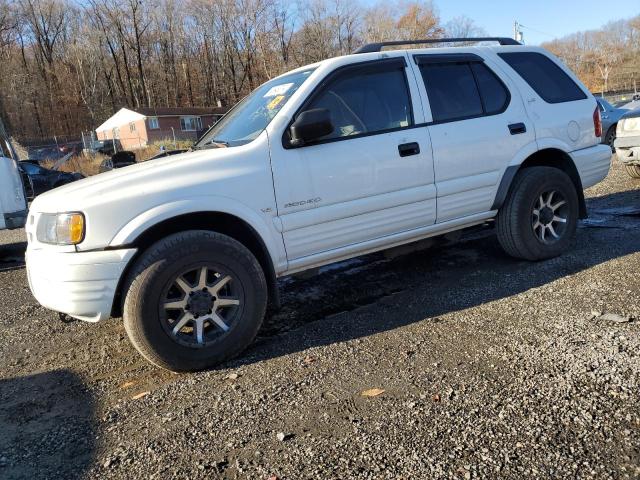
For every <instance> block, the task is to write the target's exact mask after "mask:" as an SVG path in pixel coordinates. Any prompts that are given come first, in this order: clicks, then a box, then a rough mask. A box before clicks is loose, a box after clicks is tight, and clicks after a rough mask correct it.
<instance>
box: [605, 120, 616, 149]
mask: <svg viewBox="0 0 640 480" xmlns="http://www.w3.org/2000/svg"><path fill="white" fill-rule="evenodd" d="M616 127H617V124H613V125H611V126H610V127H609V130H607V134H606V135H605V137H604V143H606V144H607V145H609V146H610V147H611V151H612V152H615V151H616V147H615V146H614V145H613V143H614V142H615V140H616Z"/></svg>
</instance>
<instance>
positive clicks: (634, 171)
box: [624, 165, 640, 178]
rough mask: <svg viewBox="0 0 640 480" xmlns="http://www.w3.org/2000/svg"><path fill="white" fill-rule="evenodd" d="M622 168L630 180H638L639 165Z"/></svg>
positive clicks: (639, 175)
mask: <svg viewBox="0 0 640 480" xmlns="http://www.w3.org/2000/svg"><path fill="white" fill-rule="evenodd" d="M624 168H625V170H626V171H627V175H629V176H630V177H631V178H640V165H625V166H624Z"/></svg>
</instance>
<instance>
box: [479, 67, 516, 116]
mask: <svg viewBox="0 0 640 480" xmlns="http://www.w3.org/2000/svg"><path fill="white" fill-rule="evenodd" d="M471 68H472V69H473V73H474V74H475V76H476V81H477V83H478V89H479V90H480V96H481V97H482V101H483V102H484V107H485V111H486V114H487V115H494V114H496V113H499V112H501V111H503V110H504V109H505V108H506V104H507V102H508V101H509V92H508V91H507V89H506V88H505V86H504V85H503V84H502V82H501V81H500V80H498V78H497V77H496V76H495V74H494V73H493V72H492V71H491V70H489V69H488V68H487V67H486V65H485V64H484V63H472V64H471Z"/></svg>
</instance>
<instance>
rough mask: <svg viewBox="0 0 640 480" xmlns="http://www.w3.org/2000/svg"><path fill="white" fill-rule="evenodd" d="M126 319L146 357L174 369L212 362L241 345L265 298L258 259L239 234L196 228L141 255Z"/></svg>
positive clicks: (253, 330)
mask: <svg viewBox="0 0 640 480" xmlns="http://www.w3.org/2000/svg"><path fill="white" fill-rule="evenodd" d="M125 288H126V290H125V291H126V292H127V293H126V298H125V302H124V309H123V318H124V326H125V329H126V331H127V334H128V335H129V339H130V340H131V343H132V344H133V345H134V347H135V348H136V349H137V350H138V352H140V353H141V354H142V356H144V357H145V358H146V359H147V360H148V361H150V362H151V363H153V364H154V365H157V366H159V367H162V368H165V369H167V370H171V371H174V372H185V371H197V370H203V369H206V368H211V367H213V366H215V365H217V364H219V363H221V362H223V361H225V360H228V359H230V358H232V357H234V356H235V355H237V354H238V353H240V352H241V351H242V350H244V349H245V348H246V347H247V346H248V345H249V344H250V343H251V342H253V340H254V338H255V336H256V335H257V333H258V330H259V328H260V325H261V324H262V319H263V317H264V314H265V310H266V306H267V284H266V280H265V277H264V273H263V271H262V269H261V267H260V264H259V262H258V261H257V260H256V258H255V257H254V256H253V254H252V253H251V252H250V251H249V250H248V249H247V248H246V247H245V246H244V245H242V244H241V243H239V242H238V241H236V240H234V239H232V238H230V237H228V236H226V235H222V234H220V233H216V232H210V231H203V230H191V231H187V232H181V233H176V234H174V235H170V236H168V237H166V238H164V239H162V240H160V241H159V242H157V243H156V244H154V245H153V246H151V247H150V248H149V249H148V250H147V251H146V252H144V253H143V254H142V255H141V257H140V258H139V259H138V260H137V262H136V263H135V265H134V266H133V268H132V271H131V273H130V274H129V276H128V279H127V286H126V287H125Z"/></svg>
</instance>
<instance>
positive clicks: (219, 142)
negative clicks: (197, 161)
mask: <svg viewBox="0 0 640 480" xmlns="http://www.w3.org/2000/svg"><path fill="white" fill-rule="evenodd" d="M221 146H222V147H228V146H229V142H225V141H224V140H216V139H214V140H209V141H208V142H207V143H204V144H202V145H198V146H194V147H192V149H193V150H206V149H207V148H220V147H221Z"/></svg>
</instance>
